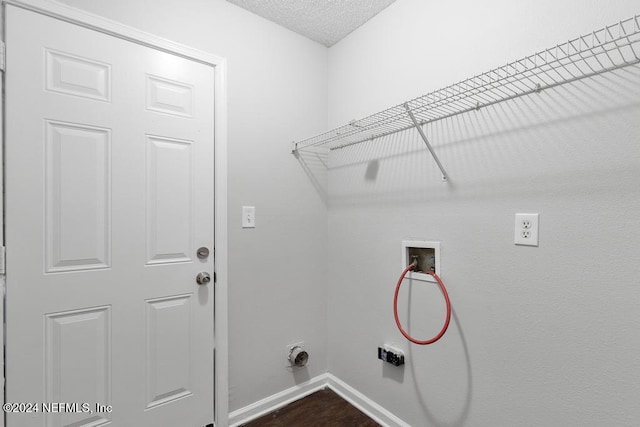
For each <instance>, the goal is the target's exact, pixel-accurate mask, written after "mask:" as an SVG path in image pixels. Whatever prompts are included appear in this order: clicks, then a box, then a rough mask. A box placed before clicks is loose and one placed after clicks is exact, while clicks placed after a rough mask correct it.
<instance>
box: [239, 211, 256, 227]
mask: <svg viewBox="0 0 640 427" xmlns="http://www.w3.org/2000/svg"><path fill="white" fill-rule="evenodd" d="M242 228H256V207H255V206H243V207H242Z"/></svg>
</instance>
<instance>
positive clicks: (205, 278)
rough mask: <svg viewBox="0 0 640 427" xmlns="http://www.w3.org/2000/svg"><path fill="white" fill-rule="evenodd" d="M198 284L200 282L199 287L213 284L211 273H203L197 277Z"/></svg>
mask: <svg viewBox="0 0 640 427" xmlns="http://www.w3.org/2000/svg"><path fill="white" fill-rule="evenodd" d="M196 282H198V285H208V284H209V282H211V276H210V275H209V273H207V272H205V271H203V272H202V273H198V275H197V276H196Z"/></svg>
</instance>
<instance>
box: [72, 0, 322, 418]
mask: <svg viewBox="0 0 640 427" xmlns="http://www.w3.org/2000/svg"><path fill="white" fill-rule="evenodd" d="M64 3H67V4H69V5H72V6H75V7H79V8H82V9H85V10H89V11H90V12H92V13H95V14H98V15H101V16H104V17H107V18H109V19H113V20H115V21H118V22H122V23H124V24H127V25H130V26H132V27H135V28H138V29H141V30H143V31H147V32H149V33H152V34H155V35H159V36H161V37H164V38H167V39H170V40H173V41H176V42H179V43H182V44H186V45H188V46H192V47H194V48H197V49H200V50H203V51H206V52H210V53H213V54H215V55H219V56H222V57H225V58H226V59H227V61H228V63H227V64H228V136H229V138H228V151H229V155H228V171H229V177H228V192H229V212H228V213H229V341H230V342H229V359H230V363H229V365H230V368H229V369H230V371H229V374H230V379H229V383H230V408H229V409H230V410H231V411H233V410H236V409H238V408H241V407H244V406H245V405H248V404H250V403H253V402H256V401H258V400H260V399H263V398H265V397H267V396H270V395H272V394H274V393H277V392H280V391H282V390H283V389H285V388H288V387H291V386H292V385H294V384H295V383H296V382H300V381H303V380H304V379H305V378H309V377H314V376H316V375H319V374H321V373H324V372H326V265H327V263H326V258H327V256H326V253H327V249H326V247H327V246H326V242H327V233H326V218H327V217H326V206H325V200H324V199H323V195H322V193H321V192H320V193H319V192H318V191H316V187H315V186H314V184H313V182H312V181H310V180H309V179H308V177H307V174H306V172H305V169H304V168H303V167H302V166H301V164H300V163H299V162H298V161H296V159H295V158H294V157H293V156H291V154H289V151H290V144H291V141H292V140H293V139H295V138H300V137H303V136H305V135H308V134H315V133H318V132H320V131H322V130H324V129H325V127H326V122H327V100H326V83H327V69H326V55H327V53H326V48H325V47H323V46H321V45H319V44H317V43H315V42H312V41H309V40H307V39H305V38H304V37H301V36H299V35H297V34H295V33H293V32H290V31H288V30H285V29H283V28H282V27H279V26H277V25H275V24H272V23H270V22H268V21H266V20H264V19H261V18H259V17H257V16H255V15H253V14H250V13H248V12H246V11H245V10H243V9H240V8H238V7H236V6H233V5H231V4H229V3H227V2H226V1H223V0H206V1H204V0H188V1H180V2H175V1H168V0H162V1H157V0H154V1H150V0H147V1H144V0H136V1H131V0H112V1H108V2H98V1H94V2H87V1H84V0H65V1H64ZM242 205H254V206H256V214H257V219H256V223H257V228H256V229H254V230H243V229H241V222H240V214H241V206H242ZM301 340H303V341H305V342H306V344H307V349H308V351H309V353H310V362H309V365H308V368H307V369H306V370H303V371H300V372H298V373H297V374H296V376H295V377H294V375H293V374H292V372H291V371H290V370H287V369H286V368H285V366H286V364H285V359H286V357H287V353H286V345H287V344H289V343H294V342H297V341H301Z"/></svg>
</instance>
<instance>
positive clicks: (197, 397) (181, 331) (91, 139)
mask: <svg viewBox="0 0 640 427" xmlns="http://www.w3.org/2000/svg"><path fill="white" fill-rule="evenodd" d="M6 8H7V29H6V32H7V35H6V37H7V72H6V103H7V123H6V124H7V127H6V177H7V180H6V200H7V205H6V227H7V234H6V244H7V311H6V315H7V335H6V337H7V353H6V354H7V357H6V363H7V374H6V381H7V395H6V400H7V401H8V402H46V403H52V402H57V403H68V404H70V405H71V406H67V407H64V408H63V410H62V411H61V410H60V407H58V408H57V410H56V411H54V412H51V411H50V412H49V413H43V412H42V411H40V412H39V413H32V414H8V418H7V420H8V425H10V426H33V425H46V426H71V425H72V426H75V427H80V426H99V425H105V424H109V425H114V426H131V425H136V426H138V425H139V426H172V427H173V426H177V425H180V426H203V425H206V424H209V423H211V422H212V420H213V303H214V302H213V295H214V293H213V289H212V288H211V286H213V284H210V285H198V284H197V283H196V280H195V278H196V275H197V274H198V273H199V272H201V271H206V272H212V271H213V257H212V256H211V257H209V258H208V259H205V260H201V259H198V258H197V257H196V256H195V255H196V250H197V248H198V247H201V246H205V247H208V248H210V249H211V253H213V250H212V249H213V241H214V236H213V184H214V182H213V164H214V163H213V161H214V159H213V135H214V133H213V131H214V129H213V116H214V108H213V106H214V98H213V97H214V71H213V68H211V67H209V66H206V65H203V64H199V63H196V62H193V61H189V60H186V59H184V58H181V57H178V56H175V55H172V54H169V53H166V52H162V51H158V50H154V49H152V48H147V47H144V46H141V45H137V44H134V43H132V42H128V41H124V40H121V39H117V38H115V37H111V36H108V35H105V34H102V33H99V32H96V31H92V30H89V29H86V28H82V27H79V26H76V25H73V24H70V23H66V22H63V21H59V20H56V19H53V18H49V17H45V16H42V15H39V14H36V13H34V12H29V11H25V10H22V9H19V8H17V7H14V6H11V5H8V6H7V7H6ZM196 201H197V203H196ZM83 403H87V404H89V407H90V411H86V412H85V411H83V407H82V406H73V404H78V405H82V404H83ZM96 404H100V405H111V406H112V411H111V412H109V411H107V410H104V409H102V408H99V409H96V407H95V405H96Z"/></svg>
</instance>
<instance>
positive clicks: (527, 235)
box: [514, 213, 540, 246]
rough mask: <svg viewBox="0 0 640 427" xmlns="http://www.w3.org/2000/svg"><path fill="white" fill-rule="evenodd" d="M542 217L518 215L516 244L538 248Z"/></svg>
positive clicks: (528, 214)
mask: <svg viewBox="0 0 640 427" xmlns="http://www.w3.org/2000/svg"><path fill="white" fill-rule="evenodd" d="M539 220H540V215H539V214H537V213H517V214H516V225H515V231H514V243H515V244H516V245H521V246H538V235H539V223H540V221H539Z"/></svg>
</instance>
